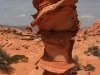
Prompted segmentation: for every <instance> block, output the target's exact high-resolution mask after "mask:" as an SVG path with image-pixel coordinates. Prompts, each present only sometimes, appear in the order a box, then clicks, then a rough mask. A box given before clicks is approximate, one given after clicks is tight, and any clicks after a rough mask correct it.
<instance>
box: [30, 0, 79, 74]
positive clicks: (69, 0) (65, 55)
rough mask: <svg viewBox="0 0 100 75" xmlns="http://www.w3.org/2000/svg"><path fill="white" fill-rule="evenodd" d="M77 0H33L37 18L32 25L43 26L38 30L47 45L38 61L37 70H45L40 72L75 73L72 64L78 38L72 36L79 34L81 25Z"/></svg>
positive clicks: (35, 17)
mask: <svg viewBox="0 0 100 75" xmlns="http://www.w3.org/2000/svg"><path fill="white" fill-rule="evenodd" d="M77 2H78V0H33V1H32V3H33V6H34V7H35V8H36V9H37V13H36V14H35V15H32V16H33V18H34V20H33V21H32V22H31V24H30V26H29V27H30V28H32V27H34V26H35V25H37V26H38V27H39V31H38V34H40V35H41V38H42V40H43V43H44V46H45V49H44V54H43V56H42V57H41V59H40V60H39V61H38V62H37V63H36V65H37V67H38V68H36V69H37V72H39V70H42V72H41V73H39V74H38V73H37V75H71V73H70V68H71V67H73V66H74V64H73V59H72V49H73V44H74V40H72V39H71V38H72V37H74V36H75V35H76V33H77V32H78V30H79V26H80V22H79V20H78V18H77V16H78V14H77V10H76V8H77V6H76V5H75V4H76V3H77ZM29 27H28V28H29ZM30 75H34V74H30ZM35 75H36V74H35Z"/></svg>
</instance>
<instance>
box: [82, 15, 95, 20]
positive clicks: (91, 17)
mask: <svg viewBox="0 0 100 75" xmlns="http://www.w3.org/2000/svg"><path fill="white" fill-rule="evenodd" d="M81 18H87V19H89V18H90V19H93V18H94V16H91V15H83V16H81Z"/></svg>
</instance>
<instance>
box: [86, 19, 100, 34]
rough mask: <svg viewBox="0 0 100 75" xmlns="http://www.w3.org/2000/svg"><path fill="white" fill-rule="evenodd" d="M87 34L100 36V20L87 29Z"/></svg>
mask: <svg viewBox="0 0 100 75" xmlns="http://www.w3.org/2000/svg"><path fill="white" fill-rule="evenodd" d="M86 32H87V33H88V34H90V35H100V20H98V21H97V22H95V23H94V24H93V25H92V26H90V27H89V28H87V29H86Z"/></svg>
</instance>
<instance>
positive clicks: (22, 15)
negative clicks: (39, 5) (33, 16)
mask: <svg viewBox="0 0 100 75" xmlns="http://www.w3.org/2000/svg"><path fill="white" fill-rule="evenodd" d="M15 17H26V15H25V14H21V15H18V16H15Z"/></svg>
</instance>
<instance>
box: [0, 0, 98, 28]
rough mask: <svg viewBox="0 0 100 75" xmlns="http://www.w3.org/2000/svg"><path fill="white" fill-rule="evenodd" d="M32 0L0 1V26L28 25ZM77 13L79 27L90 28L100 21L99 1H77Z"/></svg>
mask: <svg viewBox="0 0 100 75" xmlns="http://www.w3.org/2000/svg"><path fill="white" fill-rule="evenodd" d="M31 2H32V0H0V24H6V25H29V24H30V22H31V21H32V20H33V18H32V17H31V15H32V14H35V13H36V10H35V9H34V8H33V6H32V3H31ZM76 5H77V7H78V8H77V11H78V14H79V16H78V17H79V20H80V21H81V27H88V26H91V25H92V24H93V23H94V22H96V21H97V20H99V19H100V0H79V2H78V3H77V4H76Z"/></svg>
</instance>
